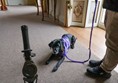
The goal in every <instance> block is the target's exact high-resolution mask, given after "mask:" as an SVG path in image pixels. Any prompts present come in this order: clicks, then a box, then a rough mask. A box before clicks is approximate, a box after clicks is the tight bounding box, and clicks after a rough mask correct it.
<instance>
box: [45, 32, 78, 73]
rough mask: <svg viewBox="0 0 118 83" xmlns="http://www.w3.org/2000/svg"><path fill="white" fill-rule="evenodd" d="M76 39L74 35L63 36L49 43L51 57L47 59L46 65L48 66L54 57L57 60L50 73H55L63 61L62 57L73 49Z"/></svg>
mask: <svg viewBox="0 0 118 83" xmlns="http://www.w3.org/2000/svg"><path fill="white" fill-rule="evenodd" d="M76 39H77V38H75V36H74V35H71V34H64V35H63V36H62V38H61V39H55V40H53V41H51V42H50V43H49V44H48V45H49V47H50V48H51V49H52V51H53V52H52V55H51V56H50V57H49V59H48V60H47V61H46V64H49V63H50V61H51V60H52V59H54V58H55V57H56V58H57V57H58V59H59V61H58V62H57V64H56V65H55V66H54V68H53V70H52V72H55V71H57V69H58V68H59V66H60V65H61V64H62V62H63V61H64V59H65V57H64V55H66V54H67V52H68V50H69V49H70V48H71V49H73V48H74V44H75V42H76Z"/></svg>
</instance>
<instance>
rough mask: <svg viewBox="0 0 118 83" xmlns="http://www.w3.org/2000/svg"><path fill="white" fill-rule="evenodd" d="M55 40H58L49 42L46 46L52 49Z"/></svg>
mask: <svg viewBox="0 0 118 83" xmlns="http://www.w3.org/2000/svg"><path fill="white" fill-rule="evenodd" d="M57 40H58V39H55V40H53V41H51V42H50V43H49V44H48V46H49V47H50V48H52V47H53V45H54V44H55V42H56V41H57Z"/></svg>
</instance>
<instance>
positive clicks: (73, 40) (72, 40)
mask: <svg viewBox="0 0 118 83" xmlns="http://www.w3.org/2000/svg"><path fill="white" fill-rule="evenodd" d="M76 40H77V38H76V37H75V36H72V39H71V49H73V48H74V45H75V42H76Z"/></svg>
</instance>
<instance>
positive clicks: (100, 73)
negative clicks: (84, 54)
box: [87, 66, 111, 79]
mask: <svg viewBox="0 0 118 83" xmlns="http://www.w3.org/2000/svg"><path fill="white" fill-rule="evenodd" d="M87 73H88V74H89V75H90V76H93V77H103V78H105V79H108V78H110V77H111V73H107V72H105V71H104V70H103V69H102V68H101V67H99V66H97V67H93V68H88V69H87Z"/></svg>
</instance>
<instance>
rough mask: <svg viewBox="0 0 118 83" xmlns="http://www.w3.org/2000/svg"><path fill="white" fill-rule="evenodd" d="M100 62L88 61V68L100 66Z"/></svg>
mask: <svg viewBox="0 0 118 83" xmlns="http://www.w3.org/2000/svg"><path fill="white" fill-rule="evenodd" d="M102 62H103V60H100V61H96V60H90V61H89V66H90V67H96V66H100V64H101V63H102Z"/></svg>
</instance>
